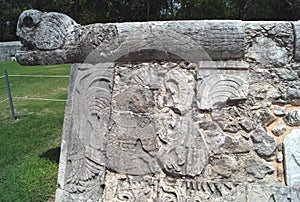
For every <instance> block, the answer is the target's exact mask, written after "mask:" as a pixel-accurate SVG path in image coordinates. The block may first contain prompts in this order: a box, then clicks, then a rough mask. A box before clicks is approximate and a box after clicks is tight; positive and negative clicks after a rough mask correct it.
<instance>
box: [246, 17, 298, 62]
mask: <svg viewBox="0 0 300 202" xmlns="http://www.w3.org/2000/svg"><path fill="white" fill-rule="evenodd" d="M245 38H246V53H245V59H246V61H249V62H251V63H258V64H262V65H265V66H267V67H271V66H275V67H281V66H282V65H285V64H287V63H289V62H290V61H291V59H292V58H293V54H294V53H293V51H294V30H293V26H292V24H291V23H290V22H245Z"/></svg>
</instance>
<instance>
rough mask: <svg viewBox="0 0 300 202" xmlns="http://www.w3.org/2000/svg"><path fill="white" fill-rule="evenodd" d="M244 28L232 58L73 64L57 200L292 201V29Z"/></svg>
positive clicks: (296, 67)
mask: <svg viewBox="0 0 300 202" xmlns="http://www.w3.org/2000/svg"><path fill="white" fill-rule="evenodd" d="M244 26H245V35H244V36H245V37H244V39H245V50H244V56H243V57H244V58H243V59H242V60H240V59H238V60H219V61H216V60H212V61H199V62H196V63H195V62H194V63H191V62H188V61H183V60H180V61H177V62H176V61H172V62H170V61H162V60H160V61H151V62H150V61H148V62H138V61H135V62H132V59H134V58H136V57H134V55H138V54H140V53H131V60H130V61H127V62H126V60H125V61H124V60H123V61H122V62H115V63H100V64H96V65H87V64H77V65H73V67H72V71H73V75H74V77H72V79H71V87H70V92H69V94H70V95H71V96H70V97H69V101H71V103H70V102H69V104H68V109H67V112H66V119H65V123H67V125H65V132H66V133H65V137H64V138H63V142H64V143H63V146H62V159H61V161H62V162H61V163H62V164H63V162H68V163H66V164H65V165H64V166H63V167H62V166H61V169H60V177H61V178H60V179H59V183H62V184H64V185H62V184H60V185H61V187H62V188H61V189H59V190H58V192H57V198H58V201H59V200H65V201H70V200H75V201H76V200H78V199H81V198H89V199H90V200H91V201H95V200H98V199H100V198H102V200H103V201H270V200H271V201H278V202H281V201H299V200H300V198H299V186H300V181H299V177H298V176H299V174H300V166H299V164H298V160H297V159H298V158H299V157H300V156H298V155H299V154H300V153H299V152H300V150H299V148H300V147H299V142H300V141H299V140H300V139H299V138H300V133H299V132H300V129H299V126H300V123H299V121H300V105H299V104H300V103H299V99H300V93H299V92H300V89H299V72H300V64H299V63H297V62H295V60H294V31H293V26H292V24H291V23H289V22H281V23H279V22H276V23H269V22H244ZM146 56H147V54H146ZM125 58H128V57H125ZM139 58H142V57H141V56H139ZM145 58H146V57H145ZM100 81H101V82H100ZM74 82H75V83H74ZM72 83H74V84H72ZM81 100H85V101H84V103H82V101H81ZM80 103H82V104H80ZM110 103H111V104H110ZM82 115H84V116H82ZM74 116H75V117H74ZM70 120H71V121H73V122H72V123H70ZM68 124H70V125H68ZM66 138H70V139H68V140H66ZM104 139H105V140H104ZM67 142H69V143H67ZM70 143H71V144H72V145H73V146H71V145H70ZM75 145H77V146H75ZM78 145H80V146H78ZM66 150H67V151H68V152H69V154H67V153H66ZM66 154H67V155H66ZM71 154H72V155H71ZM62 168H63V169H62ZM62 170H63V172H62ZM62 173H63V175H62ZM83 176H86V177H83ZM87 182H88V186H87V187H86V186H82V185H81V184H83V185H85V183H87ZM79 185H80V186H79ZM91 185H93V186H91ZM90 186H91V187H90ZM81 189H82V190H81ZM101 195H102V197H99V196H101Z"/></svg>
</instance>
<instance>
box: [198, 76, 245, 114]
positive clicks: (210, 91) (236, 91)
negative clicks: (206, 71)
mask: <svg viewBox="0 0 300 202" xmlns="http://www.w3.org/2000/svg"><path fill="white" fill-rule="evenodd" d="M197 93H198V95H197V104H198V108H199V109H201V110H210V109H212V108H214V107H216V106H218V105H223V104H224V103H226V102H227V101H236V100H244V99H246V98H247V95H248V84H247V82H246V81H244V80H243V79H241V78H239V77H236V76H231V75H212V76H209V77H207V78H204V79H203V80H202V81H199V82H198V89H197Z"/></svg>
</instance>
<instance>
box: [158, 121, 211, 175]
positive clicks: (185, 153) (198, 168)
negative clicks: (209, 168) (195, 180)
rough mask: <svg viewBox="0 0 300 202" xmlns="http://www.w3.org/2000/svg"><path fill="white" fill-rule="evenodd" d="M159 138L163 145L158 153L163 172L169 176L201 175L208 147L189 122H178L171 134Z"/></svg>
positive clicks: (207, 154) (164, 134)
mask: <svg viewBox="0 0 300 202" xmlns="http://www.w3.org/2000/svg"><path fill="white" fill-rule="evenodd" d="M159 138H160V140H161V141H162V142H163V143H165V144H163V146H162V147H161V148H160V149H159V151H158V158H159V161H160V163H161V164H162V165H163V170H164V171H165V172H167V173H168V174H170V175H171V176H172V175H175V176H176V175H182V176H196V175H200V174H201V172H202V170H203V169H204V168H205V167H206V165H207V163H208V156H209V153H208V147H207V144H206V142H205V140H204V137H203V134H201V132H200V131H199V130H198V129H197V127H196V126H195V125H194V124H193V122H192V121H191V120H188V119H183V120H180V121H179V123H177V124H176V126H175V127H174V129H173V131H172V132H168V131H166V132H165V133H163V134H160V135H159Z"/></svg>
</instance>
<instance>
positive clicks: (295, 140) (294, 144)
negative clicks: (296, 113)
mask: <svg viewBox="0 0 300 202" xmlns="http://www.w3.org/2000/svg"><path fill="white" fill-rule="evenodd" d="M283 144H284V161H285V177H286V182H287V185H289V186H295V187H299V186H300V174H299V169H300V129H294V130H292V132H291V133H290V134H288V135H287V136H286V137H285V139H284V143H283Z"/></svg>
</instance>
